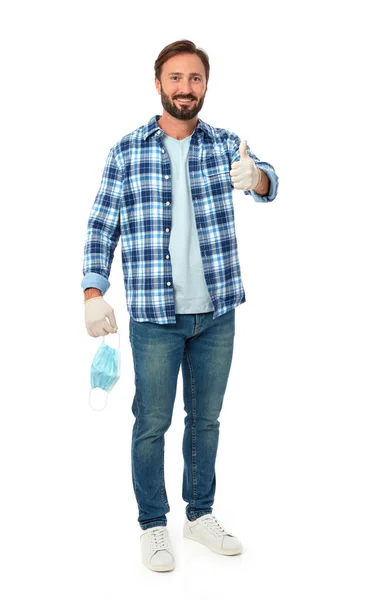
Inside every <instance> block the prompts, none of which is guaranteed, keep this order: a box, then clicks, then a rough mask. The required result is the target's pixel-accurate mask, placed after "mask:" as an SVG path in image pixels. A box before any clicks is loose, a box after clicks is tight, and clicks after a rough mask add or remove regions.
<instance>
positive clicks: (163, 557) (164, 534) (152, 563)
mask: <svg viewBox="0 0 370 600" xmlns="http://www.w3.org/2000/svg"><path fill="white" fill-rule="evenodd" d="M140 542H141V557H142V561H143V564H144V565H145V566H146V567H148V569H151V570H152V571H172V569H173V568H174V566H175V563H174V557H173V553H172V548H171V544H170V540H169V537H168V530H167V527H165V526H164V525H159V526H157V527H149V528H148V529H146V530H145V531H144V533H142V534H141V536H140Z"/></svg>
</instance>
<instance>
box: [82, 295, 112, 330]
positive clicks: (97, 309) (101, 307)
mask: <svg viewBox="0 0 370 600" xmlns="http://www.w3.org/2000/svg"><path fill="white" fill-rule="evenodd" d="M106 317H108V319H109V321H107V319H106ZM85 325H86V329H87V332H88V334H89V335H91V336H92V337H99V336H100V335H107V334H108V333H117V329H118V327H117V323H116V318H115V316H114V311H113V308H112V307H111V306H109V304H108V303H107V302H106V301H105V300H104V298H103V296H96V297H95V298H90V300H86V302H85Z"/></svg>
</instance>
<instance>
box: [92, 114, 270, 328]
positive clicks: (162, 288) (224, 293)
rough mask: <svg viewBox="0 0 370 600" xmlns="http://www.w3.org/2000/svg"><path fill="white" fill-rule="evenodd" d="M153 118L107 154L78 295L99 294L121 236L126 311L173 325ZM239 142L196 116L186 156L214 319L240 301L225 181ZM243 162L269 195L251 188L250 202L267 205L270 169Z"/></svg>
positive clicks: (165, 171)
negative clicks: (262, 178) (261, 178)
mask: <svg viewBox="0 0 370 600" xmlns="http://www.w3.org/2000/svg"><path fill="white" fill-rule="evenodd" d="M159 118H160V115H155V116H154V117H152V118H151V119H150V121H149V122H148V123H147V124H146V125H143V126H141V127H139V128H138V129H136V130H135V131H133V132H131V133H129V134H128V135H125V136H124V137H123V138H122V139H121V140H119V141H118V142H117V143H116V144H115V145H114V146H113V147H112V148H111V150H110V152H109V155H108V158H107V162H106V165H105V168H104V172H103V176H102V180H101V184H100V188H99V190H98V193H97V195H96V198H95V201H94V204H93V206H92V209H91V213H90V217H89V220H88V226H87V237H86V242H85V250H84V261H83V275H84V277H83V279H82V283H81V286H82V288H83V289H84V290H85V289H86V288H88V287H95V288H98V289H100V290H101V292H102V294H105V292H106V291H107V290H108V288H109V286H110V283H109V281H108V278H109V274H110V270H111V264H112V260H113V255H114V251H115V248H116V245H117V243H118V240H119V238H120V237H121V246H122V268H123V276H124V284H125V290H126V303H127V310H128V312H129V314H130V316H131V317H132V318H133V319H134V320H136V321H152V322H155V323H159V324H165V323H176V317H175V302H174V290H173V287H172V286H173V281H172V267H171V257H170V253H169V241H170V235H171V200H172V197H171V194H172V192H171V187H172V186H171V165H170V159H169V156H168V154H167V151H166V149H165V146H164V144H163V140H162V136H163V130H162V129H161V128H160V127H159V126H158V124H157V120H158V119H159ZM240 141H241V140H240V138H239V137H238V136H237V135H236V134H235V133H232V132H231V131H228V130H226V129H220V128H216V127H212V126H211V125H208V124H207V123H205V122H204V121H202V120H201V119H199V118H198V124H197V127H196V128H195V129H194V131H193V134H192V138H191V143H190V146H189V154H188V175H189V184H190V189H191V196H192V200H193V206H194V213H195V221H196V226H197V230H198V237H199V245H200V252H201V257H202V260H203V267H204V277H205V281H206V284H207V288H208V292H209V295H210V297H211V300H212V303H213V306H214V315H213V318H214V319H216V318H217V317H219V316H221V315H222V314H224V313H226V312H227V311H229V310H231V309H233V308H235V307H236V306H238V305H239V304H242V303H243V302H245V292H244V288H243V283H242V279H241V274H240V266H239V258H238V249H237V240H236V234H235V227H234V210H233V200H232V191H233V185H232V181H231V177H230V169H231V164H232V163H233V162H234V161H238V160H240V154H239V144H240ZM247 150H248V153H249V156H250V157H251V158H252V159H253V161H254V162H255V164H256V165H257V166H258V167H259V168H260V169H262V170H263V171H264V172H265V173H266V175H267V176H268V178H269V180H270V189H269V195H268V196H260V195H258V194H256V193H255V192H253V191H252V190H245V191H244V194H245V195H249V194H251V195H252V196H253V197H254V199H255V200H256V201H257V202H270V201H272V200H274V198H275V197H276V195H277V191H278V177H277V175H276V173H275V170H274V168H273V166H272V165H270V164H269V163H267V162H261V161H260V160H259V159H258V158H257V157H256V156H255V155H254V154H253V153H252V152H251V150H250V148H249V146H248V148H247Z"/></svg>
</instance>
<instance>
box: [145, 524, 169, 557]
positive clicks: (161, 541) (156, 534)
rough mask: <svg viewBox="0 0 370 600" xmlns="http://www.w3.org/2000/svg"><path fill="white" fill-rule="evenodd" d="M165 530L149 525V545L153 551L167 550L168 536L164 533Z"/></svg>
mask: <svg viewBox="0 0 370 600" xmlns="http://www.w3.org/2000/svg"><path fill="white" fill-rule="evenodd" d="M165 533H166V530H165V529H163V528H162V527H161V528H158V529H157V527H151V530H150V545H151V547H152V550H153V552H155V551H157V550H169V545H168V537H167V536H166V535H165Z"/></svg>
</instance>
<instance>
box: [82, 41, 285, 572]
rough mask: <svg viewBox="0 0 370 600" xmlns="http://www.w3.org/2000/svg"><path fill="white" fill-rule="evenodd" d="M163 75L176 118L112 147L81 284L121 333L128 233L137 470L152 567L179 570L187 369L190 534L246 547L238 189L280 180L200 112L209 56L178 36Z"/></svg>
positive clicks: (160, 66)
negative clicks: (232, 403) (173, 466)
mask: <svg viewBox="0 0 370 600" xmlns="http://www.w3.org/2000/svg"><path fill="white" fill-rule="evenodd" d="M154 70H155V86H156V89H157V92H158V94H160V97H161V102H162V106H163V112H162V115H154V116H153V117H152V118H151V119H150V120H149V122H147V123H146V124H145V125H142V126H141V127H139V128H138V129H136V130H135V131H133V132H131V133H129V134H127V135H125V136H124V137H123V138H122V139H120V140H119V141H118V142H116V144H114V146H113V147H112V148H111V150H110V152H109V155H108V159H107V162H106V165H105V169H104V172H103V177H102V181H101V185H100V188H99V191H98V193H97V196H96V198H95V202H94V204H93V207H92V210H91V213H90V217H89V221H88V228H87V238H86V243H85V253H84V264H83V275H84V277H83V279H82V288H83V290H84V297H85V324H86V328H87V331H88V333H89V335H91V336H93V337H97V336H100V335H101V336H105V335H107V334H109V333H115V332H116V331H117V325H116V320H115V316H114V311H113V309H112V307H111V306H110V305H109V304H108V303H107V302H106V301H105V300H104V298H103V295H104V294H105V293H106V291H107V290H108V288H109V286H110V283H109V281H108V279H109V275H110V270H111V264H112V260H113V255H114V251H115V248H116V245H117V243H118V241H119V239H120V238H121V244H122V268H123V275H124V284H125V290H126V304H127V310H128V312H129V315H130V323H129V331H130V333H129V338H130V344H131V349H132V354H133V363H134V369H135V386H136V388H135V396H134V399H133V403H132V412H133V414H134V416H135V422H134V426H133V432H132V451H131V469H132V482H133V489H134V493H135V497H136V501H137V505H138V513H139V515H138V522H139V525H140V527H141V529H142V530H143V531H144V533H142V534H141V552H142V561H143V564H144V565H145V566H146V567H148V568H150V569H152V570H154V571H168V570H171V569H173V568H174V556H173V550H172V547H171V543H170V539H169V534H168V530H167V518H166V514H167V513H168V512H169V511H170V506H169V503H168V498H167V493H166V487H165V480H164V445H165V433H166V431H167V430H168V428H169V427H170V424H171V420H172V413H173V406H174V401H175V396H176V387H177V380H178V373H179V370H180V367H181V369H182V378H183V397H184V409H185V412H186V416H185V428H184V437H183V443H182V450H183V457H184V470H183V486H182V497H183V500H184V501H185V502H186V507H185V513H186V518H185V522H184V526H183V534H184V536H185V537H186V538H188V539H191V540H194V541H197V542H200V543H202V544H204V545H205V546H207V547H208V548H209V549H210V550H212V551H214V552H217V553H219V554H224V555H231V554H239V553H240V552H242V544H241V542H240V540H239V539H238V538H237V537H235V536H234V535H233V534H231V533H230V532H229V531H227V530H226V529H225V528H224V527H223V526H222V525H221V523H220V521H219V520H218V519H216V517H215V516H214V515H213V508H212V506H213V503H214V498H215V490H216V474H215V461H216V454H217V448H218V439H219V426H220V423H219V420H218V418H219V415H220V412H221V408H222V404H223V399H224V395H225V391H226V386H227V381H228V377H229V372H230V367H231V362H232V355H233V345H234V335H235V308H236V307H237V306H239V305H240V304H243V303H244V302H245V292H244V287H243V283H242V280H241V274H240V266H239V258H238V249H237V240H236V234H235V225H234V211H233V199H232V192H233V189H234V188H235V189H238V190H243V191H244V195H246V196H250V195H251V196H252V197H253V198H254V200H255V201H257V202H270V201H272V200H274V199H275V197H276V195H277V191H278V177H277V175H276V173H275V170H274V168H273V167H272V165H271V164H270V163H267V162H262V161H260V160H259V159H258V158H257V157H256V156H255V155H254V154H253V153H252V151H251V149H250V148H249V146H248V145H247V141H246V140H240V138H239V137H238V136H237V135H236V134H235V133H233V132H231V131H228V130H226V129H222V128H217V127H213V126H211V125H209V124H207V123H205V122H204V121H203V120H201V119H200V118H199V117H198V113H199V112H200V110H201V109H202V106H203V103H204V100H205V96H206V92H207V83H208V79H209V70H210V68H209V58H208V55H207V54H206V53H205V52H204V50H202V49H200V48H197V47H196V46H195V44H194V43H193V42H191V41H189V40H179V41H177V42H174V43H172V44H169V45H168V46H166V47H165V48H164V49H163V50H162V51H161V52H160V54H159V56H158V57H157V59H156V61H155V65H154ZM236 505H239V501H237V502H236ZM231 508H232V507H231Z"/></svg>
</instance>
